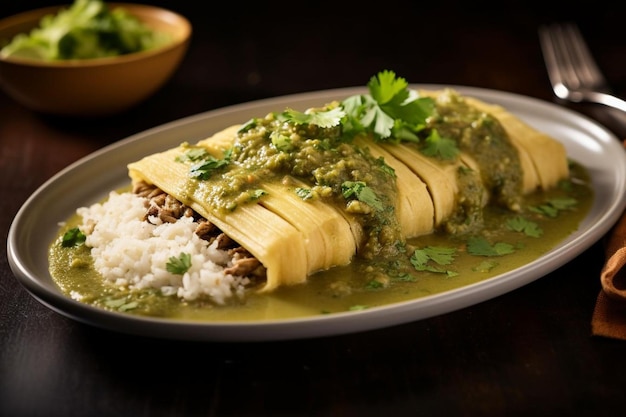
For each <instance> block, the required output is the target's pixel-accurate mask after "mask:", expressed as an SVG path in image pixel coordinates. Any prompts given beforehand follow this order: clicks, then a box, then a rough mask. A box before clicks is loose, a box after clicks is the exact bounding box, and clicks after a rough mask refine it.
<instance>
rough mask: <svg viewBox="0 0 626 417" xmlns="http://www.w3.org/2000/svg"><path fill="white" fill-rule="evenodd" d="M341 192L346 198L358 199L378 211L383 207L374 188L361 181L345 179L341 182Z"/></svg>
mask: <svg viewBox="0 0 626 417" xmlns="http://www.w3.org/2000/svg"><path fill="white" fill-rule="evenodd" d="M341 192H342V194H343V197H344V198H345V199H346V200H354V199H356V200H359V201H361V202H362V203H365V204H367V205H368V206H370V207H372V208H373V209H375V210H378V211H382V210H384V208H385V207H384V205H383V203H382V201H381V200H380V198H379V197H378V196H377V195H376V193H375V192H374V190H372V188H370V187H368V186H367V184H366V183H364V182H363V181H345V182H344V183H343V184H341Z"/></svg>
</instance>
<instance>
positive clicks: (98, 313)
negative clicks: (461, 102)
mask: <svg viewBox="0 0 626 417" xmlns="http://www.w3.org/2000/svg"><path fill="white" fill-rule="evenodd" d="M409 87H410V88H413V89H443V88H452V89H454V90H457V91H459V92H460V93H461V94H463V95H467V96H475V97H477V98H479V99H482V100H484V101H487V102H490V103H494V104H502V102H514V103H518V104H519V105H522V106H530V107H532V108H536V109H537V111H539V112H541V111H546V110H547V111H549V112H553V113H554V112H556V114H558V115H560V116H561V117H564V118H566V119H571V120H573V121H574V122H576V123H579V124H581V123H582V124H584V126H585V127H586V128H588V129H591V130H593V131H594V132H596V133H597V137H594V139H598V140H599V141H600V142H601V145H602V146H604V147H605V148H606V147H609V148H610V149H611V150H612V148H615V149H618V148H619V149H621V151H622V154H623V155H621V157H622V158H623V160H624V164H621V165H623V166H626V152H624V151H623V148H621V144H620V143H619V139H618V138H617V137H616V136H615V135H614V134H613V133H611V132H610V131H609V130H608V129H606V128H605V127H604V126H602V125H600V124H599V123H598V122H596V121H594V120H592V119H591V118H589V117H587V116H585V115H582V114H580V113H577V112H575V111H573V110H571V109H568V108H564V107H561V106H558V105H556V104H554V103H550V102H547V101H543V100H541V99H537V98H534V97H530V96H525V95H520V94H516V93H510V92H506V91H500V90H493V89H486V88H480V87H471V86H461V85H443V84H410V85H409ZM366 91H367V90H366V88H364V87H346V88H336V89H329V90H319V91H311V92H304V93H297V94H289V95H283V96H277V97H270V98H265V99H261V100H255V101H250V102H245V103H239V104H234V105H230V106H226V107H222V108H218V109H213V110H209V111H206V112H202V113H198V114H195V115H191V116H187V117H184V118H181V119H178V120H174V121H171V122H168V123H164V124H161V125H158V126H155V127H153V128H150V129H147V130H144V131H142V132H139V133H136V134H134V135H131V136H129V137H127V138H124V139H121V140H118V141H116V142H114V143H112V144H110V145H107V146H105V147H103V148H101V149H99V150H96V151H94V152H92V153H90V154H88V155H85V156H84V157H82V158H80V159H79V160H77V161H75V162H73V163H71V164H70V165H68V166H67V167H65V168H63V169H62V170H60V171H59V172H58V173H56V174H55V175H53V176H52V177H50V178H49V179H48V180H47V181H45V182H44V183H43V184H42V185H41V186H39V187H38V188H37V189H36V190H35V192H33V193H32V194H31V195H30V196H29V197H28V198H27V200H26V201H25V202H24V203H23V204H22V206H21V207H20V209H19V210H18V212H17V214H16V215H15V217H14V219H13V221H12V223H11V226H10V228H9V234H8V238H7V258H8V261H9V266H10V268H11V270H12V272H13V274H14V275H15V277H16V278H17V279H18V281H19V282H20V284H21V285H22V286H23V287H24V288H25V289H26V290H27V291H28V292H29V293H30V294H31V296H33V297H34V298H35V299H36V300H37V301H39V302H40V303H42V304H43V305H45V306H46V307H48V308H50V309H51V310H53V311H55V312H57V313H59V314H61V315H63V316H66V317H68V318H71V319H74V320H76V321H79V322H82V323H85V324H88V325H92V326H95V327H100V328H103V329H107V330H111V331H116V332H121V333H127V334H134V335H140V336H148V337H158V338H166V339H180V340H197V341H214V342H219V341H224V342H252V341H271V340H293V339H304V338H313V337H325V336H334V335H339V334H348V333H355V332H361V331H367V330H375V329H379V328H383V327H389V326H393V325H399V324H404V323H407V322H412V321H418V320H423V319H426V318H430V317H433V316H436V315H440V314H444V313H448V312H452V311H456V310H459V309H462V308H465V307H468V306H471V305H475V304H478V303H480V302H483V301H486V300H488V299H492V298H495V297H498V296H500V295H503V294H505V293H508V292H510V291H512V290H514V289H517V288H519V287H521V286H524V285H527V284H529V283H530V282H532V281H535V280H537V279H539V278H541V277H543V276H545V275H547V274H548V273H550V272H552V271H554V270H556V269H557V268H559V267H560V266H562V265H564V264H566V263H567V262H569V261H570V260H571V259H573V258H574V257H575V256H577V255H578V254H580V253H581V252H583V251H584V250H586V249H588V248H589V247H590V246H591V245H592V244H593V243H595V242H596V241H597V240H598V239H600V238H601V235H603V234H604V233H606V232H607V231H608V230H609V229H610V228H611V227H612V226H613V224H614V223H615V222H616V221H617V220H618V218H619V216H620V215H621V213H622V212H623V210H624V208H625V207H626V168H623V167H622V168H621V171H619V174H616V180H615V182H614V183H613V186H614V187H615V193H614V194H617V195H618V196H619V197H618V196H616V199H615V200H614V201H612V202H610V205H608V206H607V207H604V208H606V209H607V210H604V211H602V212H601V213H596V214H599V218H598V219H596V221H595V222H594V224H593V225H591V227H592V228H593V229H587V230H593V232H594V234H593V239H591V238H589V237H588V235H585V233H584V231H580V230H579V231H577V232H574V233H573V234H572V235H570V237H569V238H568V239H566V240H565V241H564V243H563V244H561V245H558V246H557V249H558V251H556V253H557V254H558V255H560V256H557V257H549V256H546V255H544V256H542V257H540V258H538V259H537V260H535V261H533V262H531V263H530V264H527V265H524V266H522V267H520V268H516V269H515V270H513V271H509V272H507V273H504V274H500V275H498V276H495V277H493V278H489V279H487V280H483V281H479V282H477V283H473V284H470V285H466V286H463V287H459V288H456V289H453V290H448V291H444V292H442V293H437V294H433V295H430V296H426V297H423V298H418V299H413V300H407V301H403V302H398V303H392V304H389V305H384V306H379V307H374V308H371V309H366V310H362V311H358V312H340V313H333V314H331V315H321V316H311V317H303V318H291V319H281V320H268V321H259V322H244V321H234V322H230V321H228V322H200V321H196V322H194V321H180V320H171V319H158V318H153V317H142V316H134V315H130V314H125V313H118V312H110V311H107V310H102V309H99V308H97V307H93V306H90V305H87V304H84V303H80V302H79V301H76V300H73V299H71V298H69V297H67V296H66V295H64V294H62V293H61V292H60V290H59V289H57V290H56V292H55V291H52V290H51V289H50V288H48V287H46V286H45V285H43V283H42V282H41V280H42V278H40V277H37V276H34V275H33V274H32V273H31V272H30V268H29V267H28V264H27V262H26V261H27V260H25V258H24V253H22V252H23V251H22V252H20V251H19V248H20V246H19V244H18V237H19V231H20V230H19V228H20V226H23V225H24V223H25V222H26V221H28V220H27V217H28V213H29V210H32V209H33V205H34V202H36V201H37V199H38V197H40V196H41V195H42V194H44V193H46V192H49V191H50V189H51V188H52V187H53V186H54V185H55V184H58V183H60V182H61V181H62V180H63V179H66V178H67V177H68V176H69V175H70V174H71V173H73V172H74V171H76V170H78V169H81V168H82V167H85V166H86V165H88V164H89V163H91V162H92V161H98V160H99V159H103V158H104V157H105V156H110V155H115V153H116V152H118V153H120V152H121V151H123V150H124V149H126V148H129V147H140V146H141V145H143V144H144V142H147V141H148V140H150V139H151V138H153V137H157V136H159V135H167V134H168V133H171V132H175V131H177V130H183V129H185V128H186V127H189V126H195V125H196V124H200V125H201V124H202V123H203V122H206V123H210V122H211V121H212V120H214V119H215V120H217V119H220V118H225V119H227V118H228V117H232V116H236V115H238V114H241V113H245V112H252V111H256V110H260V109H265V108H268V109H272V110H274V111H278V110H280V109H279V108H274V106H278V105H283V106H287V105H288V104H289V103H291V104H293V103H297V102H309V101H315V100H319V103H318V104H324V103H325V102H327V100H328V99H329V97H338V98H341V97H347V96H349V95H352V94H361V93H364V92H366ZM503 106H504V105H503ZM504 107H505V108H506V107H507V106H504ZM507 110H509V109H507ZM512 113H514V114H515V111H512ZM258 116H263V114H258ZM244 121H245V120H239V122H244ZM224 127H226V126H224ZM208 134H210V132H209V133H208ZM208 134H205V135H204V137H206V136H208ZM600 135H602V137H600ZM197 139H200V137H198V138H197ZM162 142H164V143H161V142H159V144H158V145H159V146H161V145H162V147H161V148H160V149H159V147H158V146H156V145H155V148H156V149H153V150H151V151H149V152H157V151H159V150H165V148H166V147H167V146H169V145H166V144H165V142H168V141H167V140H163V141H162ZM171 142H172V143H175V142H180V139H176V140H173V139H172V140H171ZM616 157H619V156H616ZM111 171H114V170H111ZM115 175H116V174H115V173H110V176H111V177H112V178H111V181H112V180H113V179H114V177H115ZM66 187H67V186H66ZM595 200H597V198H595V199H594V205H596V204H605V203H602V202H598V201H595ZM592 210H593V209H592ZM596 211H597V210H596ZM590 213H591V210H590ZM588 216H589V214H588ZM30 221H31V222H32V221H34V220H32V219H31V220H30ZM552 252H553V251H550V252H549V253H552ZM46 264H47V257H46ZM539 267H542V268H544V269H545V271H544V272H543V273H540V274H537V273H535V274H530V275H529V274H526V275H525V273H526V272H528V270H529V269H531V270H532V269H537V268H539ZM47 279H49V280H51V278H50V277H49V276H48V277H47ZM494 282H495V284H494ZM418 313H419V314H418Z"/></svg>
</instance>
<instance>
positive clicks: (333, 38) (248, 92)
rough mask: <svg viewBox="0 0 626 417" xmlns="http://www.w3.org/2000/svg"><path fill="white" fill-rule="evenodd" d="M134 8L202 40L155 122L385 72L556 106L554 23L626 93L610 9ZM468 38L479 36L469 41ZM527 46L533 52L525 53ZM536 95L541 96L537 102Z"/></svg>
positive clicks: (570, 5) (385, 5) (412, 5)
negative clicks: (572, 26)
mask: <svg viewBox="0 0 626 417" xmlns="http://www.w3.org/2000/svg"><path fill="white" fill-rule="evenodd" d="M67 3H68V4H69V3H70V2H67ZM135 3H143V4H152V5H158V6H163V7H165V8H168V9H170V10H173V11H176V12H178V13H181V14H183V15H184V16H186V17H187V18H188V19H189V20H190V21H191V23H192V25H193V30H194V33H193V36H192V41H191V44H190V48H189V51H188V56H187V59H186V62H195V63H197V62H202V63H203V65H193V66H189V65H185V62H183V65H182V66H181V67H180V69H179V71H178V72H177V73H176V75H175V76H174V78H172V80H171V81H170V82H169V83H168V85H166V86H165V88H163V89H162V90H161V91H160V92H159V93H158V95H157V96H156V97H153V99H152V100H149V101H148V102H146V103H145V106H143V109H144V111H150V112H152V113H153V114H154V115H155V119H158V117H159V115H163V116H164V117H167V118H176V117H179V116H180V117H182V116H186V115H188V114H193V113H197V112H201V111H204V110H209V109H212V108H215V107H218V106H220V107H221V106H224V105H228V104H234V103H239V102H243V101H249V100H254V99H259V98H265V97H268V96H276V95H283V94H292V93H300V92H303V91H305V90H309V91H312V90H322V89H329V88H337V87H349V86H362V85H365V84H366V83H367V81H368V79H369V78H370V77H371V76H372V75H373V74H375V73H376V72H378V71H380V70H382V69H392V70H394V71H395V72H396V73H397V74H398V75H400V76H403V77H405V78H406V79H407V80H408V81H409V82H412V83H440V84H462V85H469V86H477V87H485V88H493V89H499V90H505V91H510V92H517V93H522V94H526V95H531V96H538V97H540V98H550V97H551V91H550V87H549V83H548V78H547V76H546V73H545V71H544V67H543V61H542V56H541V52H540V49H539V44H538V38H537V27H538V26H539V25H541V24H543V23H550V22H553V21H576V22H578V23H579V25H580V28H581V30H582V32H583V34H584V35H585V37H586V38H587V40H588V42H589V43H590V46H591V47H592V50H598V49H600V48H602V49H603V53H602V54H598V55H601V56H602V57H603V60H601V59H599V61H600V62H599V64H600V65H601V67H602V69H603V70H604V71H605V73H606V75H607V76H608V78H609V79H610V80H611V82H612V84H613V85H614V87H616V89H618V90H620V89H622V87H623V86H624V85H625V84H626V82H625V81H626V71H624V69H625V68H626V57H623V56H614V55H612V52H611V51H612V48H614V47H616V46H618V45H620V44H622V43H623V41H624V36H623V32H622V29H621V27H618V26H617V25H613V26H611V25H609V24H608V22H611V21H616V18H615V17H616V16H615V15H616V14H619V13H620V11H621V10H620V8H621V7H622V6H618V7H617V8H616V7H609V6H608V2H604V1H600V2H598V1H595V2H591V1H583V2H565V1H558V2H546V1H543V2H539V1H521V0H514V1H508V2H495V3H493V2H484V4H483V3H482V2H466V1H460V0H458V1H446V2H418V1H403V0H387V1H384V2H379V3H374V4H373V5H369V6H366V5H365V3H364V2H341V1H325V0H322V1H317V2H307V3H291V2H283V1H274V0H268V1H259V2H252V3H251V4H248V2H246V3H245V4H244V3H243V2H239V1H226V2H223V3H221V4H220V5H219V7H216V6H215V4H216V3H214V2H191V1H184V0H182V1H181V0H161V1H142V0H137V1H135ZM202 3H204V4H202ZM58 4H63V2H62V1H61V2H60V1H58V0H47V1H45V0H24V1H19V2H17V1H13V2H4V4H3V6H2V7H1V8H0V17H4V16H8V15H11V14H14V13H17V12H20V11H26V10H30V9H33V8H38V7H44V6H50V5H58ZM214 7H215V9H213V8H214ZM468 22H470V24H468ZM468 27H469V28H471V29H470V30H471V31H472V32H473V33H472V36H467V34H466V33H464V32H466V31H467V30H468ZM460 28H462V29H460ZM520 38H521V39H527V40H528V42H526V43H520V42H519V39H520ZM201 39H202V42H201V41H200V40H201ZM211 39H215V40H216V42H214V43H212V42H211V41H210V40H211ZM607 39H608V40H611V41H609V42H608V43H607ZM217 40H219V41H217ZM512 40H515V41H512ZM511 44H515V45H517V47H516V48H511V47H509V45H511ZM520 45H525V46H526V47H524V46H521V47H520ZM616 50H617V49H616ZM322 52H323V53H322ZM615 54H616V55H617V52H615ZM493 55H497V56H498V60H497V65H494V64H493V62H494V61H493ZM320 56H323V57H324V58H323V59H320ZM481 57H485V58H488V57H491V59H489V61H490V65H489V66H485V65H481ZM355 62H358V65H355ZM616 63H621V64H622V65H616ZM519 66H527V67H528V72H527V74H526V76H527V77H530V78H532V79H533V82H525V83H524V87H521V85H520V83H519V82H517V80H516V79H514V78H511V77H509V76H508V74H509V73H511V72H513V73H515V72H517V71H519V69H518V70H517V71H515V70H514V69H515V68H516V67H519ZM527 81H528V80H527ZM529 85H532V86H538V88H537V90H534V91H529V90H528V86H529ZM165 97H167V98H166V99H165ZM159 98H162V99H161V100H159ZM163 106H166V107H167V109H163V108H162V107H163ZM172 107H175V109H172ZM165 114H167V116H165Z"/></svg>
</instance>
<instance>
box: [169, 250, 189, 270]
mask: <svg viewBox="0 0 626 417" xmlns="http://www.w3.org/2000/svg"><path fill="white" fill-rule="evenodd" d="M189 268H191V255H190V254H188V253H185V252H181V253H180V255H178V257H176V256H170V259H169V262H168V263H167V264H166V265H165V269H167V272H170V273H172V274H175V275H184V274H185V272H187V271H189Z"/></svg>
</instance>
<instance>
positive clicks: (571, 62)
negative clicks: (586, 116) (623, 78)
mask: <svg viewBox="0 0 626 417" xmlns="http://www.w3.org/2000/svg"><path fill="white" fill-rule="evenodd" d="M539 41H540V43H541V50H542V52H543V57H544V61H545V63H546V68H547V70H548V76H549V78H550V83H551V84H552V90H554V94H555V95H556V96H557V97H559V98H561V99H563V100H569V101H572V102H575V103H580V102H583V101H585V102H592V103H599V104H604V105H605V106H609V107H613V108H616V109H619V110H622V111H624V112H626V101H625V100H622V99H621V98H619V97H616V96H614V95H612V94H610V93H609V88H608V83H607V81H606V79H605V78H604V75H603V74H602V72H601V71H600V69H599V68H598V65H597V64H596V62H595V60H594V58H593V56H592V55H591V52H589V47H588V46H587V43H586V42H585V40H584V39H583V37H582V35H581V33H580V30H579V29H578V26H576V25H575V24H573V23H561V24H558V23H556V24H552V25H549V26H541V27H540V28H539Z"/></svg>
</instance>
